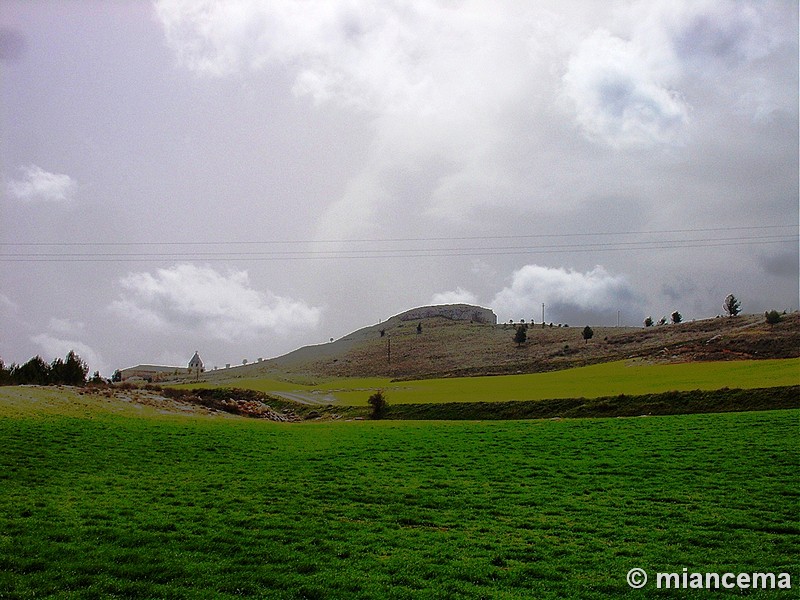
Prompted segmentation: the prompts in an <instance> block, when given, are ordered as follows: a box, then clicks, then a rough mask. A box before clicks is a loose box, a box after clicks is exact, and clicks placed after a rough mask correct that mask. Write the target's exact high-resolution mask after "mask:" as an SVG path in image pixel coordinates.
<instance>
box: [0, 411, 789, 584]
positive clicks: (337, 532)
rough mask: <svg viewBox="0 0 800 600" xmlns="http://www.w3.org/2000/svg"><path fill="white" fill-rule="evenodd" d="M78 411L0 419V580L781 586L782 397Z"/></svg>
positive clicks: (785, 492)
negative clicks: (226, 414) (232, 412)
mask: <svg viewBox="0 0 800 600" xmlns="http://www.w3.org/2000/svg"><path fill="white" fill-rule="evenodd" d="M93 416H94V418H92V419H87V418H74V417H66V416H57V415H45V416H43V417H16V418H9V417H5V418H0V444H1V445H2V447H3V449H4V451H3V452H2V453H0V591H2V593H3V594H4V595H5V596H7V597H15V598H33V597H40V596H45V595H52V596H53V597H63V598H94V597H99V596H103V597H124V598H156V597H158V598H209V597H221V598H233V597H239V596H250V597H263V598H287V599H288V598H348V599H350V598H487V597H491V598H501V599H502V598H526V599H527V598H564V597H572V598H606V597H609V596H611V597H613V596H630V597H635V598H643V597H652V596H659V593H658V592H657V590H655V589H653V586H648V588H646V590H644V591H634V590H630V589H629V588H628V587H627V585H626V583H625V574H626V573H627V572H628V570H629V569H630V568H632V567H641V568H644V569H646V570H648V571H651V572H655V571H658V570H661V571H677V572H680V571H681V569H682V568H683V567H688V568H690V569H694V570H700V571H732V572H752V571H754V570H755V571H777V572H781V571H788V572H790V573H792V574H793V587H795V588H796V586H797V585H800V581H798V577H800V562H798V558H797V557H798V556H800V523H799V522H798V514H800V492H798V489H797V485H796V476H797V472H798V467H800V456H798V451H797V450H798V449H797V433H798V427H800V411H797V410H789V411H777V412H763V413H734V414H719V415H693V416H681V417H659V418H634V419H597V420H573V421H528V422H522V421H515V422H482V423H468V422H460V423H421V422H356V423H342V422H339V423H326V424H322V423H316V424H301V425H279V424H273V423H266V422H260V421H248V420H243V419H235V420H209V419H198V418H183V419H159V420H154V419H145V418H131V417H129V416H121V415H114V414H107V413H106V414H102V413H95V414H94V415H93ZM687 595H688V594H687V593H685V592H684V591H681V592H679V593H674V592H673V593H672V594H670V593H669V592H664V593H663V596H664V597H686V596H687ZM776 595H780V594H777V593H776V592H773V593H766V594H759V593H754V594H753V595H752V596H750V597H775V596H776ZM781 597H783V596H782V595H781Z"/></svg>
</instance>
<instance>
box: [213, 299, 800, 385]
mask: <svg viewBox="0 0 800 600" xmlns="http://www.w3.org/2000/svg"><path fill="white" fill-rule="evenodd" d="M456 306H457V308H458V309H459V311H460V312H459V313H457V314H459V315H462V316H461V317H456V318H454V316H453V313H448V312H446V311H443V310H442V308H443V307H423V308H420V309H413V310H412V311H406V312H404V313H401V314H399V315H395V316H393V317H391V318H390V319H388V320H386V321H384V322H382V323H379V324H376V325H372V326H369V327H364V328H362V329H359V330H357V331H355V332H353V333H351V334H349V335H347V336H344V337H343V338H341V339H339V340H336V341H334V342H331V343H328V344H320V345H315V346H306V347H303V348H300V349H298V350H295V351H294V352H291V353H289V354H286V355H284V356H281V357H278V358H274V359H270V360H266V361H263V362H260V363H255V364H251V365H246V366H242V367H234V368H231V369H225V370H219V371H212V372H208V373H206V379H207V380H209V381H211V382H216V383H218V382H222V381H226V380H235V379H239V378H252V377H266V376H269V377H285V378H287V379H290V380H292V381H297V382H303V381H314V380H316V379H319V378H330V377H389V378H394V379H420V378H429V377H456V376H472V375H499V374H513V373H539V372H545V371H553V370H560V369H567V368H572V367H578V366H586V365H591V364H597V363H603V362H610V361H616V360H622V359H643V360H646V361H653V362H693V361H718V360H741V359H762V358H793V357H798V356H800V313H792V314H789V315H785V316H784V318H783V320H782V321H781V322H780V323H778V324H777V325H768V324H767V323H765V321H764V317H763V316H760V315H740V316H738V317H735V318H715V319H706V320H702V321H693V322H687V323H680V324H677V325H664V326H655V327H648V328H634V327H594V328H593V329H594V336H593V338H592V339H591V340H589V341H585V340H584V339H583V336H582V329H583V327H567V326H563V327H562V326H555V327H550V326H547V327H542V326H541V324H538V325H534V326H530V327H529V328H528V332H527V333H528V337H527V341H526V343H525V344H523V345H522V346H517V344H515V343H514V341H513V337H514V333H515V331H516V325H515V324H514V325H512V324H508V323H506V324H495V323H494V322H492V320H491V319H490V318H480V319H478V318H471V316H472V317H474V315H477V314H483V315H485V314H486V313H485V312H484V313H477V312H470V311H487V310H488V309H481V308H480V307H470V306H469V305H456ZM444 308H452V307H444ZM426 309H430V310H426ZM488 312H489V313H490V314H492V315H493V313H491V311H488Z"/></svg>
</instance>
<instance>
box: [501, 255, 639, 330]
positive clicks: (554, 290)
mask: <svg viewBox="0 0 800 600" xmlns="http://www.w3.org/2000/svg"><path fill="white" fill-rule="evenodd" d="M637 302H638V301H637V296H636V294H635V292H634V291H633V288H632V287H631V285H630V283H629V282H628V280H627V278H626V277H625V276H624V275H612V274H610V273H609V272H608V271H606V270H605V269H604V268H603V267H601V266H597V267H595V268H594V269H592V270H591V271H588V272H586V273H580V272H578V271H573V270H567V269H562V268H557V269H555V268H550V267H543V266H539V265H525V266H524V267H522V268H521V269H518V270H517V271H514V273H513V274H512V276H511V285H510V286H509V287H506V288H504V289H503V290H501V291H500V292H498V293H497V295H496V296H495V297H494V300H493V301H492V303H491V306H492V308H493V309H494V310H495V312H496V313H497V315H498V318H500V320H501V321H502V320H505V319H508V318H512V319H523V318H530V317H533V318H534V319H535V320H540V319H541V316H540V315H541V312H540V311H541V305H542V303H544V304H545V308H546V312H545V318H546V320H548V321H566V322H569V321H575V319H600V318H602V317H603V316H606V317H607V316H608V315H609V314H610V313H613V314H614V315H616V311H617V310H623V311H628V312H630V311H632V310H635V308H636V305H637ZM537 317H538V318H537Z"/></svg>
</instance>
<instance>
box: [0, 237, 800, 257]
mask: <svg viewBox="0 0 800 600" xmlns="http://www.w3.org/2000/svg"><path fill="white" fill-rule="evenodd" d="M448 239H453V238H448ZM487 239H497V238H487ZM798 240H800V237H798V235H767V236H751V237H745V238H742V237H738V238H730V237H728V238H699V239H685V240H674V239H673V240H653V241H646V240H645V241H632V242H602V243H601V242H590V243H580V244H578V243H576V244H562V245H540V246H473V247H455V248H449V247H448V248H369V249H357V250H353V249H343V250H308V251H305V250H291V251H247V252H231V251H216V252H171V253H167V252H83V253H81V252H72V253H55V252H47V253H44V252H28V253H8V254H0V262H149V261H174V260H184V261H193V260H195V261H207V262H211V261H277V260H287V261H288V260H292V261H296V260H332V259H339V260H341V259H346V260H353V259H375V258H438V257H477V256H512V255H520V254H558V253H575V252H613V251H628V252H630V251H637V252H641V251H647V250H670V249H687V248H715V247H725V246H752V245H762V244H784V243H797V242H798ZM415 241H416V240H415Z"/></svg>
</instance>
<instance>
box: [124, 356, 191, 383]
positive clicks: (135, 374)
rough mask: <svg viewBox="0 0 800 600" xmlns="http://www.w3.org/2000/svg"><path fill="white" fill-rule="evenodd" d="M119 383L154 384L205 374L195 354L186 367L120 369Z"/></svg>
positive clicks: (144, 366)
mask: <svg viewBox="0 0 800 600" xmlns="http://www.w3.org/2000/svg"><path fill="white" fill-rule="evenodd" d="M119 372H120V380H121V381H147V382H150V383H152V382H156V381H161V380H164V379H172V378H174V377H185V376H187V375H199V374H200V373H204V372H205V367H204V366H203V360H202V359H201V358H200V353H199V352H195V353H194V356H192V359H191V360H190V361H189V365H188V366H186V367H171V366H167V365H136V366H134V367H128V368H126V369H120V371H119Z"/></svg>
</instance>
